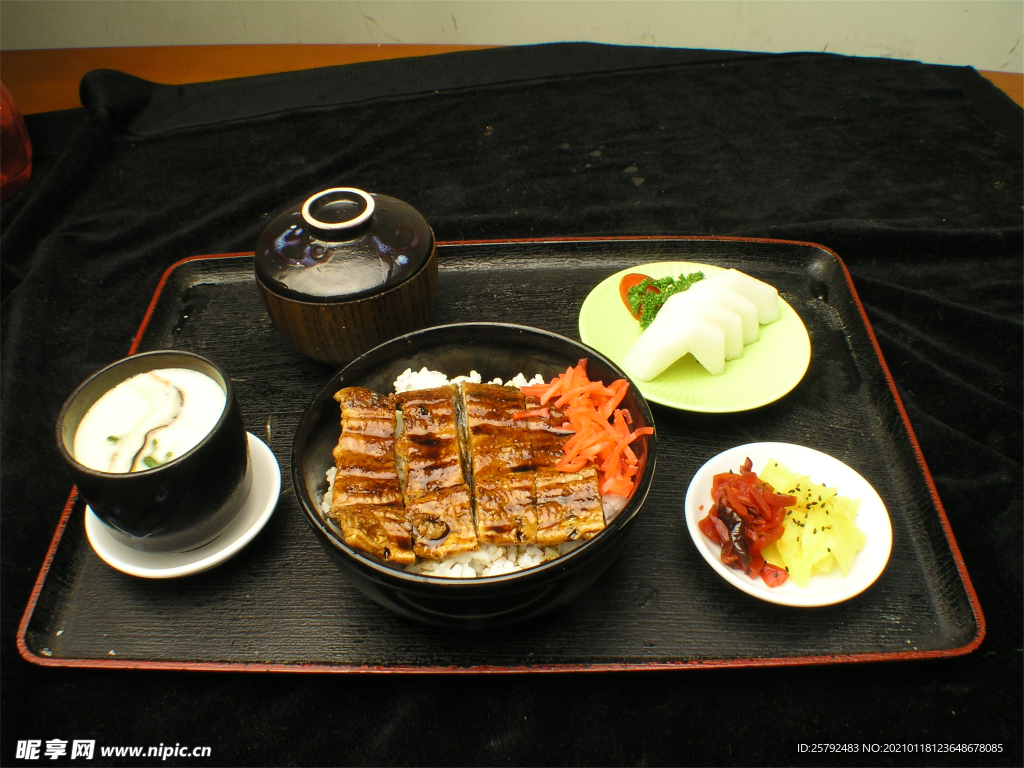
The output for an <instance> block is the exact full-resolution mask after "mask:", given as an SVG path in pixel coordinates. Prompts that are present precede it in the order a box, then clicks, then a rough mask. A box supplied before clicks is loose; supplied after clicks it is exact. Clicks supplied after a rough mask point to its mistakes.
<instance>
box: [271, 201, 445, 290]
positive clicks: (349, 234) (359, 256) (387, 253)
mask: <svg viewBox="0 0 1024 768" xmlns="http://www.w3.org/2000/svg"><path fill="white" fill-rule="evenodd" d="M433 247H434V236H433V233H432V232H431V230H430V226H429V225H428V224H427V222H426V220H425V219H424V218H423V216H421V215H420V213H419V212H418V211H417V210H416V209H415V208H413V207H412V206H411V205H409V204H408V203H404V202H402V201H401V200H397V199H395V198H393V197H389V196H387V195H379V194H371V193H367V192H364V191H363V190H361V189H356V188H354V187H334V188H331V189H325V190H322V191H320V192H317V193H316V194H314V195H311V196H310V197H309V198H307V199H306V200H305V201H304V202H302V203H300V204H298V205H294V206H292V207H291V208H289V209H287V210H286V211H284V212H282V213H280V214H279V215H277V216H276V217H275V218H274V219H273V220H272V221H271V222H270V224H268V225H267V227H266V228H265V229H264V230H263V232H262V233H261V234H260V236H259V238H258V240H257V242H256V250H255V270H256V276H257V278H258V279H259V280H260V281H261V282H262V283H263V285H264V286H266V288H267V289H269V290H271V291H273V292H274V293H277V294H279V295H281V296H284V297H286V298H290V299H296V300H299V301H310V302H334V301H347V300H351V299H359V298H363V297H366V296H371V295H373V294H375V293H380V292H381V291H385V290H387V289H389V288H391V287H393V286H395V285H397V284H398V283H401V282H402V281H404V280H406V279H408V278H409V277H411V276H412V275H413V274H415V273H416V272H417V271H418V270H419V268H420V267H421V266H423V264H424V262H426V260H427V259H428V258H429V257H430V254H431V252H432V251H433Z"/></svg>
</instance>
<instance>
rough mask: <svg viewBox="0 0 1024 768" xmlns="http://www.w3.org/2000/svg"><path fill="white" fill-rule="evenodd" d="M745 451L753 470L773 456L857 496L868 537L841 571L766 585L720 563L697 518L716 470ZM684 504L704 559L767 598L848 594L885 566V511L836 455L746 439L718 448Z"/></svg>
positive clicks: (815, 600)
mask: <svg viewBox="0 0 1024 768" xmlns="http://www.w3.org/2000/svg"><path fill="white" fill-rule="evenodd" d="M747 457H749V458H750V460H751V461H752V462H753V468H754V471H755V472H757V471H758V470H760V469H761V468H762V467H764V465H765V464H766V463H767V462H768V460H769V459H775V460H777V461H778V462H780V463H781V464H782V465H783V466H785V467H786V468H787V469H789V470H790V471H792V472H796V473H798V474H801V475H809V476H810V477H811V480H812V481H814V482H816V483H821V484H822V485H828V486H830V487H833V488H837V489H838V491H839V495H841V496H846V497H847V498H851V499H860V507H859V508H858V510H857V527H858V528H860V529H861V530H862V531H863V532H864V533H865V534H866V535H867V541H866V542H865V543H864V549H862V550H861V551H860V552H858V553H857V556H856V557H855V558H854V560H853V567H851V568H850V572H849V573H848V574H847V575H846V576H843V575H842V574H841V573H840V571H839V569H838V568H833V569H832V571H831V572H829V573H824V574H821V573H819V574H816V575H814V576H812V577H811V580H810V582H809V583H808V584H807V586H806V587H800V586H797V585H796V584H794V583H793V582H792V581H789V580H786V581H785V582H783V583H782V584H780V585H779V586H777V587H769V586H768V585H767V584H765V583H764V581H762V580H761V579H751V578H750V577H749V576H747V575H746V574H744V573H742V572H741V571H737V570H735V569H733V568H730V567H729V566H727V565H724V564H723V563H722V548H721V547H720V546H719V545H718V544H716V543H714V542H713V541H711V539H709V538H708V537H707V536H705V535H704V534H703V533H701V530H700V528H698V527H697V523H698V522H699V521H700V519H701V518H702V517H704V516H705V515H706V514H707V508H708V507H709V506H710V505H711V484H712V480H713V479H714V476H715V475H716V474H718V473H719V472H729V471H732V472H736V471H738V470H739V466H740V464H742V463H743V461H744V459H746V458H747ZM684 509H685V515H686V526H687V528H688V529H689V531H690V536H691V537H692V538H693V543H694V544H695V545H696V547H697V550H698V551H699V552H700V554H701V556H702V557H703V558H704V559H705V560H706V561H707V563H708V565H710V566H711V567H712V568H714V569H715V571H716V572H717V573H718V575H719V576H721V577H722V578H723V579H725V580H726V581H728V582H729V583H730V584H732V585H733V586H734V587H736V588H737V589H740V590H742V591H743V592H746V593H747V594H748V595H753V596H754V597H757V598H760V599H761V600H765V601H767V602H769V603H777V604H779V605H790V606H795V607H800V608H812V607H817V606H824V605H834V604H835V603H840V602H842V601H844V600H849V599H850V598H852V597H855V596H856V595H859V594H860V593H861V592H863V591H864V590H865V589H867V588H868V587H870V586H871V585H872V584H874V583H875V580H876V579H878V577H879V576H880V575H881V574H882V571H884V570H885V566H886V564H887V563H888V562H889V554H890V553H891V551H892V524H891V523H890V521H889V513H888V512H887V511H886V508H885V504H884V503H883V502H882V499H881V497H880V496H879V495H878V492H877V491H875V489H874V488H873V487H871V483H869V482H868V481H867V480H866V479H864V478H863V477H862V476H861V475H860V474H858V473H857V472H856V471H855V470H854V469H852V468H851V467H849V466H847V465H846V464H844V463H843V462H841V461H840V460H839V459H836V458H834V457H833V456H829V455H828V454H825V453H821V452H820V451H816V450H814V449H813V448H808V447H806V446H803V445H793V444H791V443H749V444H748V445H738V446H736V447H735V448H730V449H729V450H727V451H724V452H722V453H720V454H718V455H717V456H715V457H714V458H712V459H710V460H709V461H708V462H707V463H706V464H705V465H704V466H703V467H701V468H700V469H699V470H698V471H697V474H696V475H694V476H693V480H692V481H690V487H689V488H688V489H687V491H686V500H685V502H684Z"/></svg>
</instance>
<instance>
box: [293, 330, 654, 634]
mask: <svg viewBox="0 0 1024 768" xmlns="http://www.w3.org/2000/svg"><path fill="white" fill-rule="evenodd" d="M582 358H587V359H588V363H587V374H588V376H589V378H590V379H591V380H594V381H596V380H601V381H604V382H605V383H610V382H612V381H615V380H617V379H627V380H628V377H627V376H626V374H625V373H623V372H622V370H621V369H620V368H619V367H618V366H617V365H615V363H613V362H611V361H610V360H608V359H607V358H606V357H604V356H603V355H601V354H600V353H598V352H596V351H594V350H593V349H591V348H589V347H587V346H585V345H583V344H580V343H579V342H576V341H573V340H571V339H568V338H566V337H564V336H560V335H558V334H555V333H551V332H548V331H544V330H539V329H536V328H530V327H526V326H520V325H509V324H502V323H460V324H453V325H443V326H437V327H433V328H426V329H424V330H421V331H416V332H413V333H409V334H407V335H405V336H401V337H398V338H396V339H393V340H391V341H389V342H386V343H384V344H382V345H380V346H378V347H376V348H374V349H372V350H370V351H369V352H367V353H366V354H364V355H362V356H361V357H359V358H358V359H356V360H355V361H353V362H352V363H350V364H349V365H348V366H346V367H345V368H344V369H343V370H341V371H339V372H338V373H337V374H335V375H334V376H333V377H332V378H331V380H330V381H329V382H328V383H327V385H326V386H325V387H324V388H323V390H322V391H321V392H320V393H319V394H318V395H317V397H316V398H315V400H314V401H313V403H312V404H311V405H310V407H309V409H308V410H307V411H306V413H305V414H304V416H303V418H302V420H301V421H300V422H299V425H298V428H297V430H296V434H295V440H294V444H293V448H292V458H291V466H292V482H293V486H294V488H295V493H296V496H297V497H298V499H299V503H300V505H301V507H302V511H303V513H304V515H305V517H306V520H307V522H308V523H309V525H310V527H311V528H312V529H313V532H314V533H315V534H316V537H317V539H318V540H319V542H320V544H321V545H322V546H323V548H324V549H325V550H326V551H327V553H328V555H329V556H330V557H331V558H332V559H333V560H334V562H335V563H336V564H337V565H338V566H339V568H340V569H341V570H342V572H343V573H344V574H345V575H346V576H347V577H348V578H349V580H350V581H351V582H352V583H353V584H354V585H355V586H356V587H357V588H358V589H359V590H360V591H361V592H363V593H364V594H365V595H366V596H368V597H369V598H371V599H372V600H374V601H375V602H377V603H378V604H380V605H382V606H384V607H385V608H388V609H390V610H392V611H394V612H396V613H398V614H400V615H402V616H405V617H407V618H410V619H414V620H417V621H421V622H425V623H428V624H433V625H438V626H447V627H461V628H467V629H487V628H491V627H496V626H502V625H508V624H513V623H517V622H521V621H525V620H528V619H533V618H535V617H537V616H540V615H541V614H545V613H548V612H550V611H554V610H556V609H558V608H559V607H564V606H566V605H567V604H568V603H569V602H570V601H572V600H573V599H574V598H576V597H577V596H578V595H580V594H581V593H582V592H583V591H584V590H585V589H586V588H587V587H588V586H589V585H591V584H592V583H593V582H594V581H595V580H596V579H597V578H598V577H599V576H600V575H601V574H602V573H603V572H604V571H605V569H606V568H607V567H608V566H609V565H610V564H611V562H612V561H613V560H614V558H615V557H616V556H617V555H618V554H619V552H620V551H621V550H622V547H623V545H624V544H625V542H626V539H627V536H628V535H629V533H630V531H631V530H632V528H633V523H634V520H635V519H636V517H637V515H638V514H639V512H640V509H641V507H642V505H643V503H644V500H645V498H646V497H647V493H648V491H649V490H650V486H651V482H652V481H653V479H654V467H655V459H656V454H657V439H656V438H657V434H656V433H655V434H652V435H645V436H642V437H640V438H638V439H637V440H636V441H635V442H634V443H633V444H632V446H631V447H632V448H633V450H634V452H635V453H636V454H637V457H638V459H639V461H640V469H639V472H638V474H637V476H636V484H635V487H634V490H633V493H632V495H631V496H630V498H629V500H628V501H627V503H626V505H625V507H624V508H623V509H622V510H621V511H620V512H619V513H618V514H617V515H616V516H615V518H614V519H613V520H612V521H611V522H610V523H609V524H608V525H607V526H606V527H605V529H604V530H602V531H601V532H600V533H598V534H597V535H596V536H594V537H593V538H591V539H589V540H587V541H585V542H583V543H582V544H581V545H579V546H578V547H577V548H576V549H574V550H572V551H570V552H568V553H567V554H563V555H562V556H560V557H558V558H556V559H554V560H550V561H548V562H545V563H543V564H541V565H538V566H535V567H533V568H529V569H525V570H522V571H517V572H514V573H509V574H504V575H501V576H483V577H478V578H448V577H443V576H430V575H425V574H417V573H410V572H407V571H405V570H404V569H403V567H402V566H401V565H394V564H391V563H387V562H385V561H383V560H381V559H379V558H377V557H375V556H373V555H370V554H367V553H365V552H362V551H360V550H357V549H355V548H353V547H350V546H348V545H347V544H345V543H344V541H342V538H341V534H340V531H339V530H338V529H337V528H336V527H335V526H334V525H333V523H331V522H329V521H328V520H327V519H326V517H325V515H324V514H323V512H322V511H321V506H320V504H321V501H322V499H323V496H324V493H325V492H326V490H327V481H326V472H327V470H328V468H330V467H332V466H333V457H332V454H331V451H332V450H333V448H334V447H335V445H337V442H338V438H339V435H340V433H341V414H340V408H339V405H338V403H337V402H336V401H335V400H334V394H335V392H337V391H338V390H339V389H341V388H343V387H350V386H358V387H365V388H367V389H371V390H373V391H375V392H379V393H381V394H387V393H391V392H393V391H394V382H395V380H396V379H397V378H398V376H399V375H400V374H401V373H403V372H404V371H405V370H406V369H410V368H411V369H412V370H413V371H419V370H421V369H422V368H424V367H425V368H427V369H429V370H434V371H441V372H442V373H444V374H446V375H447V376H448V377H449V378H454V377H456V376H462V375H468V374H469V373H470V372H471V371H477V372H479V373H480V374H481V376H482V379H483V381H485V382H486V381H490V380H492V379H495V378H498V377H500V378H502V379H504V380H506V381H507V380H509V379H511V378H512V377H513V376H515V375H516V374H518V373H522V374H524V375H525V376H526V377H527V378H532V377H533V376H534V375H535V374H537V373H539V374H541V375H543V376H544V379H545V381H550V380H551V379H552V378H554V377H556V376H557V375H558V374H560V373H563V372H564V371H565V369H566V368H568V367H569V366H574V365H576V363H578V362H579V360H580V359H582ZM619 407H621V408H628V409H629V411H630V415H631V416H632V419H633V423H632V428H633V429H637V428H640V427H646V426H654V421H653V418H652V416H651V411H650V408H649V407H648V405H647V402H646V401H645V400H644V398H643V396H642V395H641V394H640V391H639V390H638V389H637V388H636V387H635V386H632V385H631V386H630V388H629V391H628V393H627V394H626V396H625V398H624V399H623V401H622V403H621V405H620V406H619ZM339 588H341V587H339Z"/></svg>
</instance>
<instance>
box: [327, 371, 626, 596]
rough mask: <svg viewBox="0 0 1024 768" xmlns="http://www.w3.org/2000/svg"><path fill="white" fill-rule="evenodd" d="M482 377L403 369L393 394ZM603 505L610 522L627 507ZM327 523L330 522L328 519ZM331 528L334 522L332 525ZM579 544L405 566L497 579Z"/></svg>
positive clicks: (490, 548)
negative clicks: (453, 376)
mask: <svg viewBox="0 0 1024 768" xmlns="http://www.w3.org/2000/svg"><path fill="white" fill-rule="evenodd" d="M481 380H482V377H481V376H480V374H479V373H477V372H476V371H470V373H469V375H468V376H456V377H455V378H454V379H449V378H448V377H447V376H446V375H445V374H443V373H441V372H440V371H431V370H429V369H427V368H425V367H424V368H421V369H420V370H419V371H413V370H412V369H411V368H406V369H405V371H403V372H402V373H401V374H399V376H398V378H397V379H395V392H396V393H397V392H411V391H413V390H417V389H432V388H434V387H443V386H444V385H445V384H457V383H459V382H460V381H468V382H472V383H475V384H479V383H481ZM487 383H488V384H503V385H504V386H506V387H525V386H529V385H532V384H543V383H544V377H543V376H541V375H540V374H539V373H538V374H537V375H535V376H534V377H533V378H532V379H527V378H526V376H524V375H523V374H522V373H518V374H516V375H515V376H514V377H513V378H512V379H510V380H509V381H502V380H501V379H500V378H497V379H494V380H492V381H489V382H487ZM336 472H337V470H336V469H335V468H334V467H330V468H329V469H328V470H327V490H326V491H325V492H324V496H323V499H322V500H321V502H320V509H321V510H322V511H323V512H324V517H325V518H326V516H327V513H328V512H330V510H331V499H332V497H333V494H332V492H331V490H332V487H333V485H334V475H335V473H336ZM602 502H603V504H604V515H605V520H606V522H608V523H611V521H612V520H614V519H615V516H616V515H617V514H618V513H619V512H620V511H621V510H622V508H623V507H624V506H625V505H626V499H625V498H623V497H621V496H605V497H603V499H602ZM328 522H330V521H329V520H328ZM332 525H333V523H332ZM582 543H583V542H582V541H567V542H565V543H564V544H558V545H557V546H554V547H538V546H537V545H536V544H519V545H508V546H500V545H495V544H485V545H484V546H482V547H480V548H478V549H474V550H472V551H469V552H460V553H459V554H457V555H454V556H452V557H450V558H448V559H447V560H422V559H420V560H417V562H415V563H412V564H411V565H407V566H405V570H406V571H408V572H409V573H419V574H423V575H425V576H443V577H446V578H451V579H475V578H478V577H480V576H500V575H501V574H504V573H513V572H515V571H522V570H524V569H526V568H532V567H533V566H536V565H540V564H541V563H546V562H548V561H549V560H554V559H555V558H556V557H560V556H562V555H564V554H566V553H567V552H571V551H572V550H574V549H576V547H578V546H580V544H582Z"/></svg>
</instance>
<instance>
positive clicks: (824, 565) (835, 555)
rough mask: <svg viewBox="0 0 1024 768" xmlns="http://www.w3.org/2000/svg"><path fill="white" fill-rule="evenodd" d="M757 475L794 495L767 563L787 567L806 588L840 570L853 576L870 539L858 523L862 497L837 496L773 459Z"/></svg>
mask: <svg viewBox="0 0 1024 768" xmlns="http://www.w3.org/2000/svg"><path fill="white" fill-rule="evenodd" d="M758 477H759V478H760V479H761V480H762V481H763V482H765V483H768V484H769V485H771V486H772V487H773V488H774V489H775V490H776V491H777V492H778V493H782V494H788V495H791V496H795V497H796V500H797V503H796V506H793V507H788V508H787V509H786V521H785V523H784V530H783V533H782V537H781V538H780V539H778V540H777V541H774V542H772V543H771V544H769V545H768V546H767V547H765V548H764V550H763V551H762V554H763V555H764V558H765V560H767V561H769V562H771V563H776V564H777V565H781V566H784V567H785V568H786V571H787V572H788V573H789V578H791V579H792V580H793V581H794V582H795V583H796V584H798V585H799V586H801V587H806V586H807V581H808V580H809V579H810V577H811V576H813V575H814V574H816V573H829V572H830V571H831V570H832V568H833V566H839V570H840V571H841V572H842V574H843V576H845V575H846V574H847V573H849V572H850V568H851V566H852V565H853V558H854V557H855V556H856V555H857V553H858V552H860V551H861V550H862V549H863V548H864V543H865V541H866V540H867V537H866V536H865V535H864V532H863V531H861V530H860V529H859V528H857V526H856V523H855V522H854V521H855V520H856V517H857V508H858V507H859V506H860V500H859V499H847V498H845V497H843V496H839V495H837V492H836V489H835V488H828V487H827V486H824V485H818V484H816V483H814V482H812V481H811V478H810V477H809V476H807V475H798V474H796V473H795V472H791V471H790V470H788V469H786V468H785V467H784V466H782V465H781V464H780V463H779V462H778V461H776V460H774V459H772V460H770V461H769V462H768V463H767V465H766V466H765V468H764V469H763V470H762V471H761V472H759V473H758Z"/></svg>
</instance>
